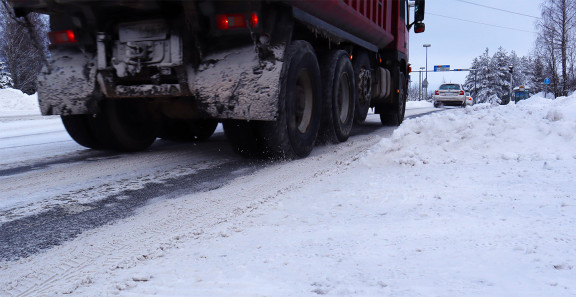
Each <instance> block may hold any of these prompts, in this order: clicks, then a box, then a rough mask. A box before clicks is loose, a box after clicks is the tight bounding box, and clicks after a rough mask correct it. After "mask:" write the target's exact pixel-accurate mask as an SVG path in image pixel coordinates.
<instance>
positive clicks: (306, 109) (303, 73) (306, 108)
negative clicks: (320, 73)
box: [294, 69, 314, 133]
mask: <svg viewBox="0 0 576 297" xmlns="http://www.w3.org/2000/svg"><path fill="white" fill-rule="evenodd" d="M294 96H295V98H294V99H295V100H294V104H295V108H294V111H295V112H294V113H295V117H296V125H297V126H298V131H299V132H300V133H306V131H308V129H309V128H310V123H311V122H312V108H313V102H314V92H313V87H312V78H311V76H310V73H309V72H308V69H302V70H300V72H299V73H298V79H297V80H296V90H295V94H294Z"/></svg>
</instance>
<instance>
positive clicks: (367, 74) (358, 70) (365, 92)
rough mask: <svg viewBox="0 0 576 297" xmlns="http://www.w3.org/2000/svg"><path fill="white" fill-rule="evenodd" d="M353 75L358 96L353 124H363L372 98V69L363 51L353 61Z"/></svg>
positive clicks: (368, 58)
mask: <svg viewBox="0 0 576 297" xmlns="http://www.w3.org/2000/svg"><path fill="white" fill-rule="evenodd" d="M353 65H354V73H355V75H356V87H357V89H358V96H357V100H356V111H355V114H354V122H355V123H357V124H361V123H364V121H365V120H366V117H367V116H368V110H369V109H370V99H371V97H372V67H371V65H370V57H368V54H367V53H366V52H364V51H359V52H358V53H357V54H356V57H355V58H354V60H353Z"/></svg>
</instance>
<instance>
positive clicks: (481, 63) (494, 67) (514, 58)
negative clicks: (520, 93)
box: [465, 47, 541, 103]
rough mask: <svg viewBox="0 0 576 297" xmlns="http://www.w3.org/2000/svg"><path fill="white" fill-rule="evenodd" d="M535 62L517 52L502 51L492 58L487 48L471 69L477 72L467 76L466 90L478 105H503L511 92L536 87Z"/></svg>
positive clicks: (499, 50) (475, 60) (502, 49)
mask: <svg viewBox="0 0 576 297" xmlns="http://www.w3.org/2000/svg"><path fill="white" fill-rule="evenodd" d="M534 65H535V64H534V60H532V59H531V58H529V57H518V55H517V54H516V53H515V52H511V53H510V54H508V53H507V52H506V50H505V49H504V48H502V47H500V48H499V49H498V51H497V52H496V53H494V55H492V56H490V51H489V49H488V48H487V49H486V50H485V51H484V53H483V54H482V55H480V56H479V57H476V58H475V59H474V60H473V61H472V65H471V67H470V68H472V69H476V71H471V72H470V73H469V74H468V76H466V83H465V88H466V89H468V90H470V92H471V93H472V96H474V97H475V99H476V102H480V103H483V102H491V103H496V102H501V101H502V99H503V98H505V97H507V96H509V95H510V89H511V88H514V87H517V86H520V85H526V86H528V87H533V86H536V84H535V83H536V79H535V78H534V77H535V76H538V75H540V76H541V74H539V73H537V71H536V69H537V68H536V67H535V66H534ZM510 66H513V67H514V68H513V70H514V71H513V73H512V84H510V83H511V82H510V72H509V70H510V69H509V67H510Z"/></svg>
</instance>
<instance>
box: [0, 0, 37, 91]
mask: <svg viewBox="0 0 576 297" xmlns="http://www.w3.org/2000/svg"><path fill="white" fill-rule="evenodd" d="M47 31H48V23H47V18H46V17H45V16H42V15H40V14H36V13H30V14H28V15H27V16H26V17H23V18H16V17H15V15H14V14H13V12H12V9H11V7H10V6H9V4H8V2H7V1H6V0H0V56H2V57H3V60H4V62H5V63H6V66H7V68H8V72H9V73H10V74H11V77H12V84H13V87H14V88H15V89H19V90H21V91H22V92H24V93H27V94H33V93H34V92H36V77H37V75H38V73H39V72H40V69H41V68H42V65H43V57H45V56H46V53H47V40H46V36H47V34H46V32H47Z"/></svg>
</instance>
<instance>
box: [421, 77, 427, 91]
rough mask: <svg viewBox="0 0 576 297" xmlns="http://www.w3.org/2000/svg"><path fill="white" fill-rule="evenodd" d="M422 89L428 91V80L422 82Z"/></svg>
mask: <svg viewBox="0 0 576 297" xmlns="http://www.w3.org/2000/svg"><path fill="white" fill-rule="evenodd" d="M422 87H423V88H424V89H428V80H427V79H424V81H423V82H422Z"/></svg>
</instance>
